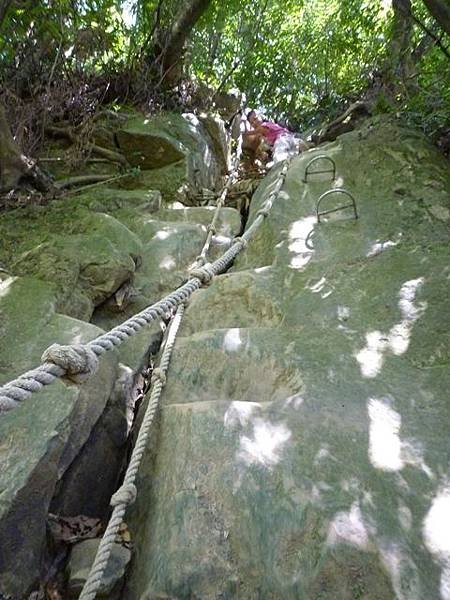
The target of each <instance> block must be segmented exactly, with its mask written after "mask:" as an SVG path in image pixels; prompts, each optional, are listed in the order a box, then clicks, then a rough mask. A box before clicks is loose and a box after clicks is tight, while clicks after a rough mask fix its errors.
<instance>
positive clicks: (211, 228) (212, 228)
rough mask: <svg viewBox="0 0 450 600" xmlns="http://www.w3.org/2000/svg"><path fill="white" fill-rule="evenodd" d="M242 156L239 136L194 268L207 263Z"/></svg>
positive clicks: (240, 137)
mask: <svg viewBox="0 0 450 600" xmlns="http://www.w3.org/2000/svg"><path fill="white" fill-rule="evenodd" d="M241 154H242V135H240V136H239V139H238V143H237V147H236V154H235V156H234V161H233V165H232V169H231V172H230V174H229V176H228V178H227V180H226V182H225V185H224V187H223V188H222V191H221V193H220V195H219V197H218V199H217V202H216V209H215V211H214V215H213V218H212V221H211V223H210V224H209V225H208V230H207V231H208V235H207V236H206V239H205V243H204V244H203V248H202V249H201V252H200V254H199V255H198V256H197V258H196V259H195V263H194V268H197V267H201V266H202V265H204V264H205V263H206V256H207V254H208V252H209V248H210V246H211V241H212V239H213V237H214V235H215V234H216V233H217V221H218V220H219V215H220V211H221V209H222V207H223V206H224V205H225V202H226V199H227V195H228V192H229V191H230V187H231V184H232V183H234V182H235V181H236V179H237V177H238V171H239V165H240V162H241Z"/></svg>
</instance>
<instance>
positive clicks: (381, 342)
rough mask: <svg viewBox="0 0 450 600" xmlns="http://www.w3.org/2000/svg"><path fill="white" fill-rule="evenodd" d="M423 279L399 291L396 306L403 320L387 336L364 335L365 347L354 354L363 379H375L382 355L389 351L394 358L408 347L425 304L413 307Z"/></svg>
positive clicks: (381, 361)
mask: <svg viewBox="0 0 450 600" xmlns="http://www.w3.org/2000/svg"><path fill="white" fill-rule="evenodd" d="M423 281H424V278H423V277H420V278H419V279H413V280H411V281H407V282H406V283H405V284H403V286H402V287H401V289H400V292H399V296H400V300H399V302H398V306H399V309H400V312H401V315H402V318H403V320H402V321H401V322H400V323H397V324H395V325H394V326H393V327H391V329H390V331H389V333H388V334H387V335H383V334H382V333H381V332H380V331H371V332H369V333H367V334H366V346H365V348H363V349H362V350H360V351H359V352H357V353H356V354H355V358H356V360H357V361H358V363H359V366H360V370H361V374H362V375H363V377H368V378H372V377H376V376H377V375H378V374H379V373H380V371H381V368H382V366H383V353H384V352H386V351H387V350H390V351H391V352H392V353H393V354H395V355H396V356H400V355H402V354H404V353H405V352H406V351H407V350H408V347H409V342H410V337H411V330H412V326H413V325H414V323H415V322H416V321H417V319H419V317H421V316H422V314H423V313H424V311H425V309H426V307H427V303H426V302H421V303H420V304H419V306H415V305H414V299H415V296H416V293H417V290H418V289H419V288H420V287H421V286H422V284H423Z"/></svg>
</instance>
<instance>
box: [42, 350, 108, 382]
mask: <svg viewBox="0 0 450 600" xmlns="http://www.w3.org/2000/svg"><path fill="white" fill-rule="evenodd" d="M41 362H43V363H46V362H47V363H53V364H55V365H58V366H60V367H62V368H63V369H64V370H65V372H66V373H65V375H64V377H63V379H65V380H67V381H69V382H71V383H83V382H84V381H86V380H87V379H89V377H91V375H93V374H94V373H95V372H96V371H97V369H98V358H97V355H96V354H95V352H94V351H93V350H92V349H91V348H90V347H89V346H87V345H85V344H72V345H70V346H61V345H60V344H52V345H51V346H49V347H48V348H47V349H46V350H45V351H44V353H43V354H42V357H41Z"/></svg>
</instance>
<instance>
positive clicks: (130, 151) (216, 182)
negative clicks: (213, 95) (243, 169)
mask: <svg viewBox="0 0 450 600" xmlns="http://www.w3.org/2000/svg"><path fill="white" fill-rule="evenodd" d="M116 137H117V142H118V145H119V148H120V150H121V152H122V153H123V154H124V155H125V157H126V159H127V160H128V162H129V163H130V164H131V165H133V166H135V167H139V168H140V169H142V171H143V173H142V176H141V185H143V186H148V187H153V188H155V187H156V188H157V189H160V190H161V192H162V193H163V197H167V196H168V195H169V194H170V193H173V191H176V193H177V195H178V198H179V199H183V198H184V199H187V196H188V194H190V193H195V192H200V191H201V190H202V189H208V190H217V189H218V187H220V184H221V177H222V175H224V174H225V172H226V171H227V167H228V148H227V146H228V143H227V136H226V133H225V130H224V127H223V124H220V123H218V122H215V121H214V119H212V118H204V119H202V121H200V120H199V119H198V118H197V117H196V116H195V115H193V114H189V113H187V114H184V115H178V114H162V115H161V116H159V117H153V118H151V119H145V118H143V117H136V118H135V119H132V120H130V121H129V122H128V123H127V124H126V125H124V126H123V127H122V128H121V129H119V130H118V131H117V134H116ZM167 180H168V181H167ZM174 185H175V190H174Z"/></svg>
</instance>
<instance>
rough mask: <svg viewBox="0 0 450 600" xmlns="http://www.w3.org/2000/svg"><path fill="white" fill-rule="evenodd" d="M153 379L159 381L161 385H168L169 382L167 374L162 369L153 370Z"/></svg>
mask: <svg viewBox="0 0 450 600" xmlns="http://www.w3.org/2000/svg"><path fill="white" fill-rule="evenodd" d="M152 379H159V381H160V382H161V385H166V382H167V377H166V374H165V372H164V371H163V370H162V369H161V368H160V367H156V369H153V373H152Z"/></svg>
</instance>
